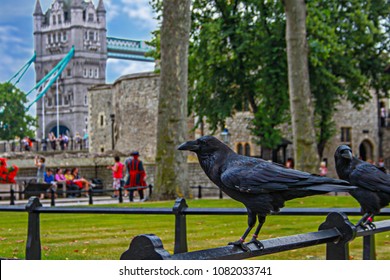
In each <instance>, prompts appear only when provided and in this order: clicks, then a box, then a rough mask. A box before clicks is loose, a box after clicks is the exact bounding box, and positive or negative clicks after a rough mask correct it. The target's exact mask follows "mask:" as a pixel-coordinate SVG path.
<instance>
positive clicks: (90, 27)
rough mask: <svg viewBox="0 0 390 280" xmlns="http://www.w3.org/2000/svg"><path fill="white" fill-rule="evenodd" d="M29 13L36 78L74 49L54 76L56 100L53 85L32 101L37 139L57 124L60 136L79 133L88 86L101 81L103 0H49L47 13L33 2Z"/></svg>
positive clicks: (103, 71) (83, 122) (104, 57)
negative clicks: (34, 102)
mask: <svg viewBox="0 0 390 280" xmlns="http://www.w3.org/2000/svg"><path fill="white" fill-rule="evenodd" d="M33 16H34V46H35V51H36V54H37V57H36V62H35V73H36V81H37V82H38V81H40V80H41V79H42V78H43V77H44V76H45V75H46V74H47V73H49V72H50V70H51V69H53V68H54V67H55V66H56V65H57V63H58V62H59V61H60V60H61V59H62V58H63V57H64V56H65V55H66V54H67V53H68V52H69V51H70V49H71V48H72V46H74V47H75V53H74V56H73V58H72V60H71V61H70V62H69V64H68V65H67V67H66V68H65V70H64V71H63V72H62V74H61V76H60V78H59V79H58V102H57V83H54V84H53V86H52V87H51V88H50V90H49V91H48V92H47V93H46V95H45V97H44V98H42V99H41V100H39V101H38V102H37V118H38V125H39V128H38V130H37V138H39V139H42V138H45V137H47V135H48V133H49V132H54V133H55V134H57V122H58V123H59V131H60V134H64V133H66V134H67V135H68V136H74V135H75V134H76V133H77V132H78V133H80V134H81V135H83V134H84V131H87V129H88V95H87V91H88V88H89V87H91V86H93V85H96V84H102V83H105V80H106V61H107V43H106V33H107V30H106V10H105V8H104V3H103V0H99V3H98V6H97V7H95V6H94V4H93V2H92V1H85V0H54V2H53V3H52V4H51V7H50V8H49V9H48V10H47V11H46V13H43V11H42V7H41V4H40V1H39V0H37V1H36V4H35V10H34V14H33ZM57 104H58V106H57ZM43 105H44V106H43ZM57 107H58V112H59V117H58V118H57ZM57 120H59V121H57ZM43 134H45V135H43Z"/></svg>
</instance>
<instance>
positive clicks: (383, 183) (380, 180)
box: [334, 145, 390, 228]
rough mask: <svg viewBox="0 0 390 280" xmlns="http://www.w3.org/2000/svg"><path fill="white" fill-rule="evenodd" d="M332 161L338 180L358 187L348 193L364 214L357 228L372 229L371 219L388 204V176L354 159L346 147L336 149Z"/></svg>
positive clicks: (389, 187) (389, 200) (389, 186)
mask: <svg viewBox="0 0 390 280" xmlns="http://www.w3.org/2000/svg"><path fill="white" fill-rule="evenodd" d="M334 159H335V162H336V171H337V174H338V175H339V178H340V179H343V180H346V181H348V182H350V183H351V184H352V185H355V186H357V187H358V188H357V189H355V190H352V191H350V192H349V193H350V194H351V195H352V196H353V197H354V198H355V199H356V200H357V201H358V202H359V204H360V206H361V208H362V212H363V214H364V215H363V217H362V218H361V220H360V221H359V222H358V223H357V226H361V227H363V228H366V226H367V225H368V226H370V227H374V225H373V224H372V218H373V217H374V215H375V214H378V213H379V211H380V209H381V208H383V207H385V206H387V205H389V202H390V176H389V175H388V174H386V171H385V170H383V169H382V168H379V167H376V166H375V165H373V164H371V163H368V162H365V161H363V160H360V159H358V158H356V157H354V156H353V155H352V150H351V148H350V147H349V146H347V145H341V146H339V147H338V148H337V149H336V152H335V154H334Z"/></svg>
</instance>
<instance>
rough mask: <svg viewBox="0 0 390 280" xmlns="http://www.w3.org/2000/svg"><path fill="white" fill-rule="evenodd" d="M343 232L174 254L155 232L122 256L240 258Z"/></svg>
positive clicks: (311, 242)
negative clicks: (259, 244)
mask: <svg viewBox="0 0 390 280" xmlns="http://www.w3.org/2000/svg"><path fill="white" fill-rule="evenodd" d="M340 235H341V234H340V232H339V231H338V230H337V229H335V228H333V229H327V230H322V231H318V232H310V233H304V234H297V235H292V236H286V237H279V238H272V239H267V240H262V241H261V242H262V243H263V245H264V249H259V248H258V247H257V246H256V245H255V244H247V245H248V247H249V249H250V251H248V252H245V251H243V250H242V249H241V248H238V247H236V246H233V245H228V246H224V247H218V248H212V249H207V250H200V251H193V252H187V253H180V254H174V255H170V254H169V253H168V252H167V251H166V250H165V249H164V248H163V245H162V241H161V240H160V239H159V238H158V237H157V236H155V235H153V234H145V235H139V236H137V237H135V238H134V239H133V240H132V242H131V244H130V247H129V250H127V251H126V252H124V253H123V254H122V256H121V259H122V260H131V259H138V260H139V259H162V260H237V259H247V258H253V257H258V256H263V255H268V254H272V253H278V252H283V251H288V250H293V249H298V248H304V247H308V246H314V245H319V244H325V243H328V242H335V241H337V240H338V239H339V238H340Z"/></svg>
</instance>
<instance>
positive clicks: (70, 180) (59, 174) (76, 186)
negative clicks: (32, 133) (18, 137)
mask: <svg viewBox="0 0 390 280" xmlns="http://www.w3.org/2000/svg"><path fill="white" fill-rule="evenodd" d="M34 164H35V166H36V167H37V177H36V179H37V182H38V183H47V184H51V189H54V191H57V189H58V188H59V187H61V188H62V189H63V191H64V190H66V191H67V196H68V197H75V196H81V193H82V194H83V195H84V196H86V197H88V190H89V188H90V187H94V186H95V185H94V184H93V183H92V182H91V181H89V180H87V179H85V178H83V177H81V176H80V175H79V169H78V168H77V167H74V168H67V169H65V170H63V169H62V168H57V169H56V170H55V172H54V170H52V169H51V168H46V164H45V158H44V157H41V156H36V157H35V161H34ZM48 192H50V189H49V190H48ZM47 195H49V194H47ZM40 197H41V198H44V197H45V194H44V193H42V194H41V196H40Z"/></svg>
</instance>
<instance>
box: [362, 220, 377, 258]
mask: <svg viewBox="0 0 390 280" xmlns="http://www.w3.org/2000/svg"><path fill="white" fill-rule="evenodd" d="M372 221H374V218H373V219H372ZM363 260H376V251H375V234H371V235H367V236H363Z"/></svg>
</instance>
